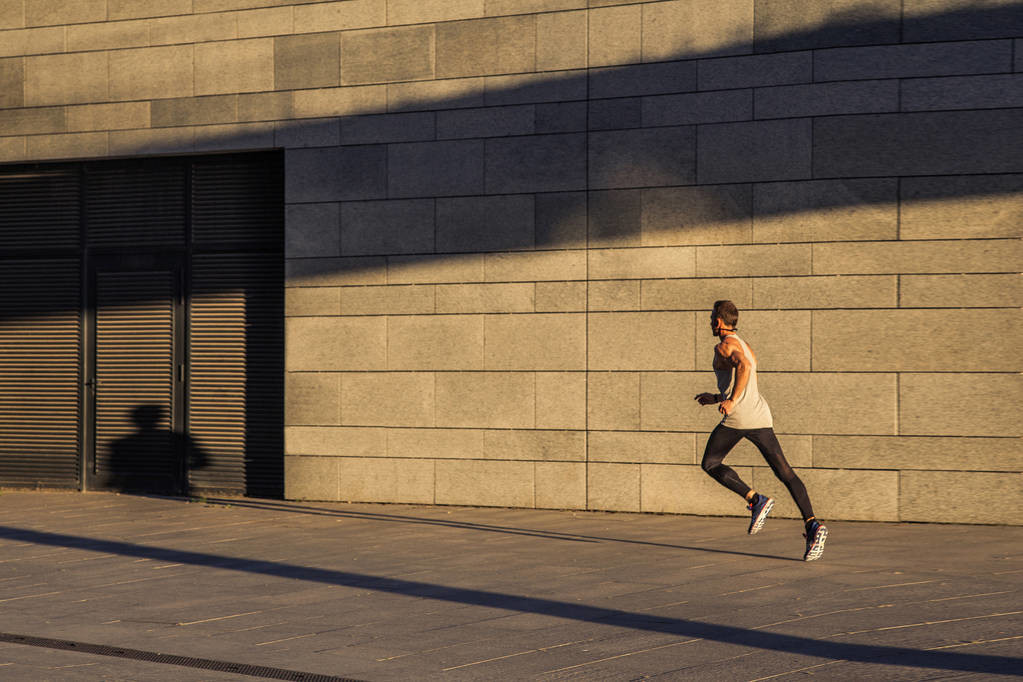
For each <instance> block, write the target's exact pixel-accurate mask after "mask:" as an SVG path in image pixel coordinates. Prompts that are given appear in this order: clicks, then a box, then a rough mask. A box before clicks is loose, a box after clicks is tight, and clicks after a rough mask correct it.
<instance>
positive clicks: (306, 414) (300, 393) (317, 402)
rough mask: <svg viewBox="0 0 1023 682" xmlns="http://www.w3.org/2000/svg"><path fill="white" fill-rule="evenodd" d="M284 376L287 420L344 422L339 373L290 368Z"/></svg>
mask: <svg viewBox="0 0 1023 682" xmlns="http://www.w3.org/2000/svg"><path fill="white" fill-rule="evenodd" d="M285 377H286V382H285V388H284V390H285V395H286V396H287V398H286V400H285V401H284V423H285V424H287V425H288V426H292V425H297V424H315V425H318V426H337V425H340V424H341V375H340V374H327V373H322V374H321V373H304V372H302V373H297V372H289V373H288V374H286V375H285Z"/></svg>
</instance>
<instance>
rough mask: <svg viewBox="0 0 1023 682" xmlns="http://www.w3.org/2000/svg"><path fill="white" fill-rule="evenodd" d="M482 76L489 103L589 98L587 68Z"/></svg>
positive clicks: (495, 104) (529, 102) (486, 99)
mask: <svg viewBox="0 0 1023 682" xmlns="http://www.w3.org/2000/svg"><path fill="white" fill-rule="evenodd" d="M483 80H484V82H485V88H486V93H485V95H484V101H485V102H486V105H487V106H488V107H490V106H504V105H509V104H533V103H542V102H567V101H571V100H579V99H586V72H585V71H581V70H576V71H558V72H556V73H520V74H513V75H510V76H486V77H485V78H484V79H483ZM447 104H448V103H447V102H445V105H447Z"/></svg>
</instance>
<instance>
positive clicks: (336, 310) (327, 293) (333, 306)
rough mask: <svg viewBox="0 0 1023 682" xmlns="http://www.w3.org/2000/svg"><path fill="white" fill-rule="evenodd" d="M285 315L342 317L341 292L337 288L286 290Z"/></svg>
mask: <svg viewBox="0 0 1023 682" xmlns="http://www.w3.org/2000/svg"><path fill="white" fill-rule="evenodd" d="M284 314H285V316H287V317H298V316H302V315H311V316H323V315H340V314H341V290H340V289H339V288H337V287H308V288H295V287H292V288H289V289H285V290H284Z"/></svg>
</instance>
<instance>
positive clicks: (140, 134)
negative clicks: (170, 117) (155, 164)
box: [109, 128, 195, 156]
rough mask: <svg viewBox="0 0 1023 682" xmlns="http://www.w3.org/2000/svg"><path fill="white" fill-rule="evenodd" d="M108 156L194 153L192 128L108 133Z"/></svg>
mask: <svg viewBox="0 0 1023 682" xmlns="http://www.w3.org/2000/svg"><path fill="white" fill-rule="evenodd" d="M109 150H110V154H112V155H118V156H128V155H130V156H138V155H140V154H181V153H185V152H193V151H195V129H194V128H156V129H142V130H119V131H111V132H110V133H109Z"/></svg>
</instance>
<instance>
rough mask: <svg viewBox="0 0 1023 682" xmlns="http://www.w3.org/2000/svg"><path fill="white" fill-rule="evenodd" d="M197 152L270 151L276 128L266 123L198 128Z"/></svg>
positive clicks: (230, 124)
mask: <svg viewBox="0 0 1023 682" xmlns="http://www.w3.org/2000/svg"><path fill="white" fill-rule="evenodd" d="M192 130H193V133H194V135H195V151H197V152H206V151H208V152H220V151H229V150H234V149H237V150H240V151H249V150H252V149H269V148H271V147H273V145H274V133H275V126H274V124H273V123H272V122H269V121H267V122H264V123H227V124H224V125H210V126H196V127H194V128H193V129H192Z"/></svg>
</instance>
